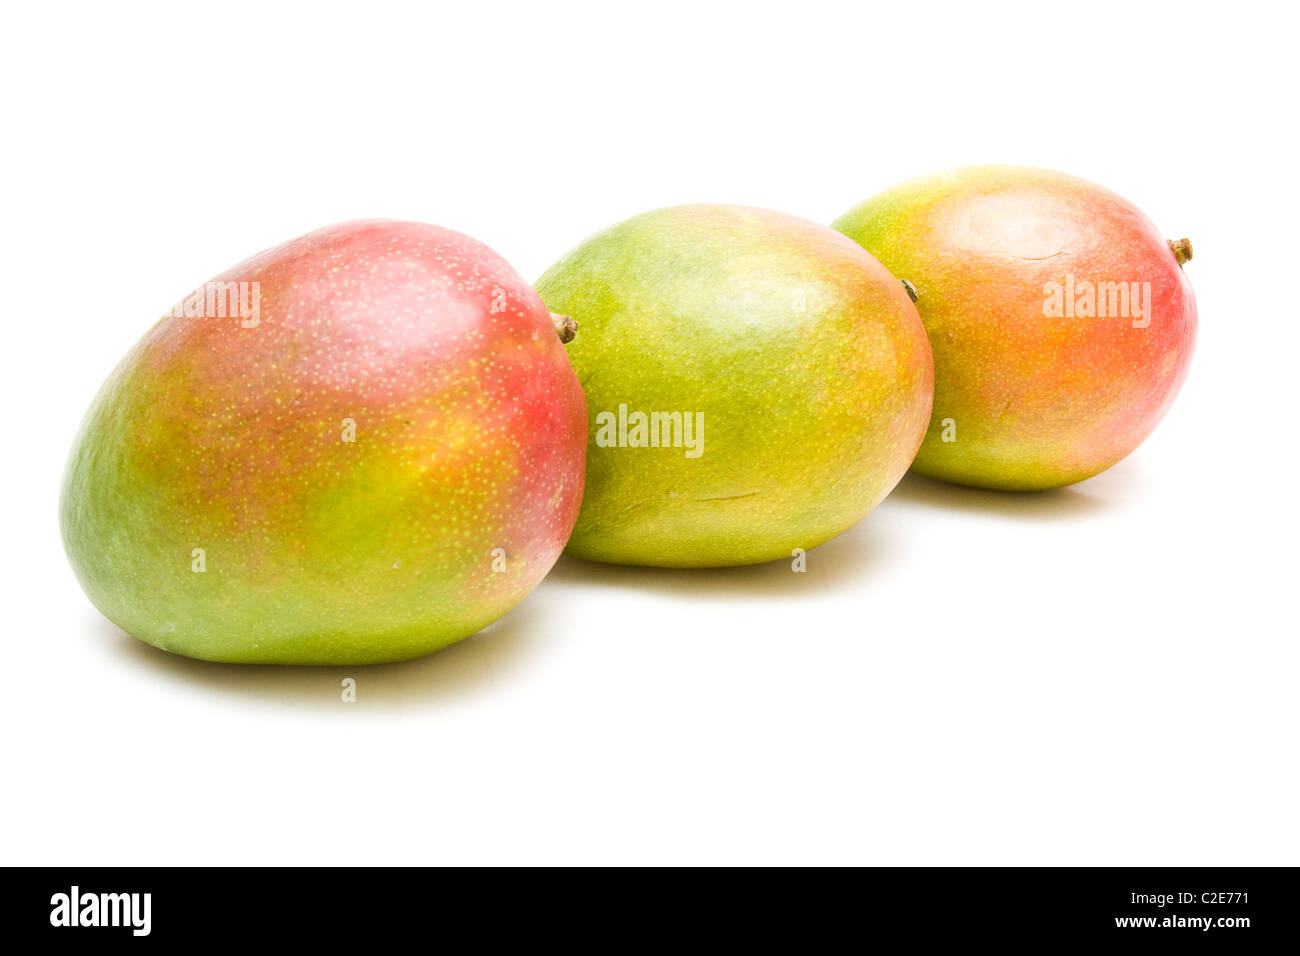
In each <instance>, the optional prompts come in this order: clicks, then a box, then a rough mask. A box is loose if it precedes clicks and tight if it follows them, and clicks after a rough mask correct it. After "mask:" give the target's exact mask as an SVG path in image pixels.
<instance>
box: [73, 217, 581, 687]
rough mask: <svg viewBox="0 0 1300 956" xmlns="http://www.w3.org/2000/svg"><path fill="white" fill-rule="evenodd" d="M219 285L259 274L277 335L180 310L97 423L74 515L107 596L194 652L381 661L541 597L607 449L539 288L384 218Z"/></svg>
mask: <svg viewBox="0 0 1300 956" xmlns="http://www.w3.org/2000/svg"><path fill="white" fill-rule="evenodd" d="M218 278H219V279H220V280H222V281H247V282H259V283H260V321H259V322H258V324H257V325H256V327H253V328H245V327H244V325H243V320H241V319H240V318H239V317H234V318H229V317H228V318H218V317H196V318H177V317H173V316H171V315H170V314H169V315H167V316H165V317H164V318H163V319H162V320H161V321H159V322H158V324H157V325H155V326H154V327H153V329H152V330H151V331H150V332H149V333H148V334H147V335H146V336H145V337H144V339H143V340H141V341H140V342H139V343H138V344H137V345H136V346H135V347H134V348H133V349H132V350H131V352H130V353H129V354H128V355H127V356H126V357H125V358H124V359H123V360H122V362H121V363H120V364H119V365H118V366H117V368H116V370H115V371H114V372H113V373H112V375H111V376H110V377H109V379H108V381H107V382H106V383H105V384H104V386H103V388H102V389H101V391H100V393H99V395H98V397H97V398H96V399H95V401H94V404H93V405H92V407H91V409H90V411H89V413H88V414H87V416H86V419H85V422H84V424H83V426H82V429H81V432H80V435H79V436H78V437H77V439H76V443H75V446H74V448H73V451H72V455H71V459H70V461H69V464H68V467H67V472H66V476H65V481H64V487H63V495H62V501H61V508H60V510H61V524H62V530H63V538H64V545H65V548H66V550H67V554H68V557H69V559H70V561H71V563H72V566H73V568H74V570H75V571H76V574H77V577H78V578H79V580H80V581H81V584H82V587H83V588H84V589H85V591H86V594H87V595H88V596H89V597H90V599H91V601H92V602H93V603H94V604H95V606H96V607H97V608H99V610H100V611H102V612H103V613H104V615H105V616H106V617H108V618H109V619H110V620H112V621H113V622H114V623H115V624H117V625H118V626H119V627H121V628H122V629H123V630H125V631H127V632H128V633H130V634H132V635H134V636H135V637H137V638H139V639H140V640H142V641H146V642H148V643H150V644H153V645H155V646H157V647H160V648H163V649H164V650H167V651H172V652H175V653H177V654H184V655H186V656H189V657H197V658H203V659H205V660H213V661H236V662H250V663H251V662H256V663H275V664H366V663H373V662H380V661H395V660H402V659H406V658H412V657H417V656H420V655H423V654H427V653H429V652H431V651H435V650H438V649H440V648H442V647H444V646H446V645H448V644H450V643H452V642H454V641H457V640H460V639H461V638H464V637H467V636H468V635H470V634H473V633H474V632H475V631H477V630H479V629H481V628H482V627H484V626H485V625H487V624H489V623H490V622H492V621H494V620H496V619H497V618H499V617H500V616H501V615H503V614H505V613H506V612H507V611H509V610H510V609H511V608H512V607H514V606H515V605H516V604H518V603H519V602H520V601H521V600H523V598H524V597H525V596H526V595H527V594H528V592H529V591H531V590H532V588H533V587H534V586H535V585H536V584H537V583H538V581H540V580H541V578H542V577H543V576H544V575H545V574H546V572H547V570H549V568H550V567H551V565H552V564H553V563H554V562H555V560H556V558H557V557H558V556H559V554H560V551H561V549H562V548H563V545H564V542H565V540H566V539H567V538H568V535H569V531H570V529H571V528H572V527H573V522H574V520H575V519H576V517H577V513H578V508H579V503H580V501H581V495H582V487H583V459H584V454H585V445H586V414H585V410H584V403H583V397H582V392H581V389H580V387H579V385H578V380H577V377H576V376H575V374H574V371H573V368H572V366H571V365H570V364H569V361H568V359H567V357H566V356H565V354H564V350H563V346H562V345H561V343H560V340H559V338H558V336H557V334H556V331H555V328H554V326H553V324H552V321H551V319H550V316H549V314H548V313H547V311H546V309H545V307H544V306H543V305H542V303H541V300H540V299H539V298H538V297H537V295H536V293H535V292H534V291H533V290H532V289H531V288H530V287H529V286H528V285H527V283H526V282H525V281H524V280H523V279H522V278H520V277H519V276H518V274H517V273H515V271H514V270H513V269H512V268H511V267H510V266H509V264H508V263H506V262H505V261H504V260H503V259H502V258H501V257H500V256H498V255H497V254H496V253H494V252H493V251H492V250H490V249H488V248H487V247H486V246H484V245H482V244H481V243H479V242H477V241H475V240H473V239H471V238H469V237H468V236H463V235H460V234H458V233H455V232H451V231H449V230H446V229H441V228H439V227H437V226H431V225H425V224H421V223H406V222H392V221H382V220H375V221H361V222H352V223H343V224H340V225H336V226H331V227H328V228H325V229H322V230H319V231H317V232H313V233H311V234H309V235H306V236H303V237H302V238H299V239H296V240H293V241H291V242H288V243H285V244H283V245H281V246H277V247H275V248H273V249H270V250H268V251H265V252H263V253H261V254H259V255H256V256H254V257H253V258H251V259H249V260H247V261H246V262H243V263H241V264H239V265H237V266H235V267H234V268H232V269H230V270H228V271H227V272H225V273H223V274H222V276H220V277H218ZM494 304H495V306H496V307H497V311H493V307H494ZM345 419H351V420H352V421H353V422H355V441H352V442H348V441H344V435H345V429H346V425H345V422H344V420H345ZM196 548H201V549H203V551H204V553H205V562H206V570H205V571H202V572H199V571H195V570H194V567H195V558H194V557H193V556H192V555H193V550H194V549H196ZM498 548H500V549H503V550H504V562H505V563H504V567H505V570H504V571H501V570H494V569H493V567H494V557H496V558H500V557H501V556H500V555H499V554H498V555H496V556H494V554H493V550H494V549H498ZM496 563H497V567H500V566H501V564H500V561H499V560H498V561H497V562H496Z"/></svg>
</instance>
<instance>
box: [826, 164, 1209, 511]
mask: <svg viewBox="0 0 1300 956" xmlns="http://www.w3.org/2000/svg"><path fill="white" fill-rule="evenodd" d="M833 226H834V228H835V229H838V230H839V231H841V232H843V233H845V234H846V235H848V236H850V237H852V238H853V239H854V240H856V241H857V242H859V243H861V244H862V246H863V247H864V248H866V249H867V250H868V251H869V252H871V253H872V254H873V255H874V256H876V257H877V258H878V259H879V260H880V261H881V262H883V263H884V264H885V265H886V266H888V267H889V268H890V269H891V270H893V271H894V272H895V273H896V274H897V275H900V276H904V277H906V278H907V279H909V280H910V281H911V282H912V283H913V284H914V285H915V287H916V289H917V292H918V294H919V298H918V301H917V308H918V309H919V310H920V313H921V318H922V319H923V320H924V322H925V327H926V331H927V333H928V334H929V336H930V345H931V346H932V348H933V350H934V364H935V400H934V413H933V419H932V421H931V423H930V427H929V430H928V431H927V433H926V437H925V442H924V444H922V446H921V450H920V453H919V454H918V455H917V458H916V461H915V463H914V464H913V465H912V468H913V470H915V471H917V472H918V473H920V474H923V475H929V476H931V477H934V478H941V479H945V480H947V481H953V482H958V483H961V484H968V485H978V486H981V487H985V488H996V489H1005V490H1038V489H1046V488H1056V487H1060V486H1063V485H1069V484H1073V483H1074V482H1077V481H1082V480H1083V479H1085V478H1089V477H1091V476H1093V475H1095V474H1098V473H1099V472H1101V471H1104V470H1105V469H1107V468H1109V467H1110V466H1111V465H1113V464H1115V463H1116V462H1118V461H1119V460H1120V459H1122V458H1123V457H1124V456H1126V455H1128V454H1129V453H1130V452H1132V451H1133V450H1134V449H1135V448H1137V446H1138V445H1139V444H1141V443H1142V441H1143V440H1145V439H1146V437H1147V436H1148V435H1150V434H1151V432H1152V431H1153V430H1154V429H1155V427H1156V425H1157V424H1159V422H1160V420H1161V419H1162V418H1163V417H1164V415H1165V413H1166V411H1168V409H1169V407H1170V405H1171V404H1172V403H1173V400H1174V397H1175V396H1176V395H1177V394H1178V390H1179V388H1180V387H1181V386H1182V383H1183V381H1184V379H1185V378H1186V376H1187V370H1188V366H1189V364H1190V363H1191V358H1192V351H1193V348H1194V344H1195V340H1196V325H1197V316H1196V300H1195V297H1194V296H1193V294H1192V288H1191V285H1190V283H1189V282H1188V281H1187V279H1186V277H1185V276H1184V275H1183V271H1182V268H1181V267H1180V265H1179V262H1178V260H1177V259H1176V258H1175V256H1174V254H1173V252H1171V250H1170V246H1169V242H1168V241H1167V240H1166V238H1165V237H1164V236H1163V235H1162V234H1161V233H1160V231H1159V230H1158V229H1157V228H1156V227H1155V225H1154V224H1153V223H1152V222H1151V221H1150V220H1149V219H1148V218H1147V217H1146V216H1144V215H1143V214H1142V212H1141V211H1140V210H1138V209H1137V207H1135V206H1134V205H1133V204H1132V203H1129V202H1128V201H1126V200H1125V199H1123V198H1121V197H1119V196H1117V195H1115V194H1114V193H1112V192H1110V191H1108V190H1106V189H1103V188H1102V187H1100V186H1097V185H1095V184H1094V183H1090V182H1088V181H1086V180H1083V179H1078V178H1076V177H1074V176H1069V175H1066V174H1065V173H1058V172H1054V171H1052V170H1046V169H1034V168H1028V167H1019V166H978V167H969V168H964V169H958V170H954V171H950V172H947V173H942V174H938V175H933V176H926V177H922V178H919V179H915V180H911V181H909V182H906V183H902V184H900V185H897V186H895V187H893V188H891V189H888V190H886V191H885V192H883V193H880V194H879V195H877V196H874V197H872V198H871V199H868V200H867V201H866V202H863V203H861V204H860V205H858V206H856V207H854V208H853V209H851V210H850V211H849V212H847V213H846V214H845V215H843V216H842V217H840V218H839V219H838V220H836V221H835V222H834V223H833ZM1067 273H1073V274H1074V275H1075V276H1076V277H1077V279H1080V280H1087V281H1091V282H1098V281H1100V282H1108V283H1109V282H1125V283H1133V282H1137V283H1144V282H1149V283H1150V284H1151V285H1150V289H1151V304H1152V308H1151V313H1152V317H1151V320H1150V324H1149V325H1148V326H1147V327H1145V328H1135V327H1134V326H1133V322H1132V321H1130V319H1129V318H1127V317H1124V316H1122V315H1120V316H1116V315H1112V316H1110V317H1103V318H1095V317H1094V318H1083V317H1069V316H1059V317H1048V316H1046V315H1044V305H1045V301H1046V299H1047V297H1048V294H1049V293H1048V291H1047V290H1048V289H1049V286H1048V283H1051V282H1055V283H1057V284H1058V285H1062V286H1063V285H1064V284H1065V276H1066V274H1067ZM1108 310H1109V311H1114V312H1117V311H1119V310H1118V309H1109V307H1108ZM1137 321H1141V320H1137ZM945 422H950V423H951V426H950V428H949V430H948V434H949V437H951V438H955V439H956V440H955V441H947V442H945V441H944V440H943V437H944V431H945Z"/></svg>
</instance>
